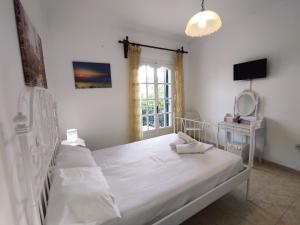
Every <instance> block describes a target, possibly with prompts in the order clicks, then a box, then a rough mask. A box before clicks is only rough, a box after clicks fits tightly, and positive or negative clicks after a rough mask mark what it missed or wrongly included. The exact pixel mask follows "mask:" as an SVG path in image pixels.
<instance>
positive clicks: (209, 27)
mask: <svg viewBox="0 0 300 225" xmlns="http://www.w3.org/2000/svg"><path fill="white" fill-rule="evenodd" d="M221 27H222V21H221V18H220V16H219V15H218V14H217V13H216V12H214V11H209V10H205V9H204V0H202V9H201V12H199V13H197V14H195V15H194V16H193V17H192V18H191V19H190V20H189V22H188V24H187V25H186V28H185V34H186V35H187V36H189V37H203V36H206V35H209V34H212V33H214V32H216V31H217V30H219V29H220V28H221Z"/></svg>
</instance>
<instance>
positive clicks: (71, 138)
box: [61, 129, 86, 147]
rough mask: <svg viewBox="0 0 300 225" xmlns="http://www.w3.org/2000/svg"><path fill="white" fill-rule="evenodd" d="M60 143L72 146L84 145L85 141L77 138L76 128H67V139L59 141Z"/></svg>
mask: <svg viewBox="0 0 300 225" xmlns="http://www.w3.org/2000/svg"><path fill="white" fill-rule="evenodd" d="M61 144H62V145H72V146H84V147H85V146H86V144H85V141H84V140H83V139H81V138H78V131H77V129H68V130H67V140H63V141H62V142H61Z"/></svg>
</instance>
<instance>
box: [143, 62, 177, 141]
mask: <svg viewBox="0 0 300 225" xmlns="http://www.w3.org/2000/svg"><path fill="white" fill-rule="evenodd" d="M172 78H173V76H172V70H171V68H170V66H167V65H162V64H142V65H141V66H140V68H139V84H140V98H141V111H142V112H141V115H142V118H141V120H142V126H143V134H144V138H150V137H155V136H159V135H163V134H167V133H170V132H172V80H173V79H172Z"/></svg>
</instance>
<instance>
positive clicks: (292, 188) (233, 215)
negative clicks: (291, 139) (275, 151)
mask: <svg viewBox="0 0 300 225" xmlns="http://www.w3.org/2000/svg"><path fill="white" fill-rule="evenodd" d="M250 187H251V188H250V195H249V200H250V201H246V200H245V192H246V183H244V184H242V185H240V186H239V187H237V188H236V189H235V190H233V191H232V192H230V193H229V194H227V195H225V196H224V197H222V198H220V199H219V200H217V201H216V202H214V203H213V204H211V205H210V206H208V207H207V208H205V209H204V210H202V211H201V212H199V213H198V214H196V215H195V216H193V217H192V218H190V219H189V220H187V221H186V222H184V223H183V225H275V224H276V225H300V173H297V172H292V171H289V170H285V169H281V168H278V167H274V166H272V165H269V164H256V165H255V168H254V169H253V170H252V175H251V183H250ZM296 199H297V201H296Z"/></svg>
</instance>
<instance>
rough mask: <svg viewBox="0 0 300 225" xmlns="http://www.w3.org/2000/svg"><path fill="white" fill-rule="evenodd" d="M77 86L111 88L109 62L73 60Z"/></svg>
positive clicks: (80, 87)
mask: <svg viewBox="0 0 300 225" xmlns="http://www.w3.org/2000/svg"><path fill="white" fill-rule="evenodd" d="M73 69H74V78H75V87H76V88H79V89H82V88H111V87H112V85H111V74H110V64H109V63H91V62H73Z"/></svg>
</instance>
